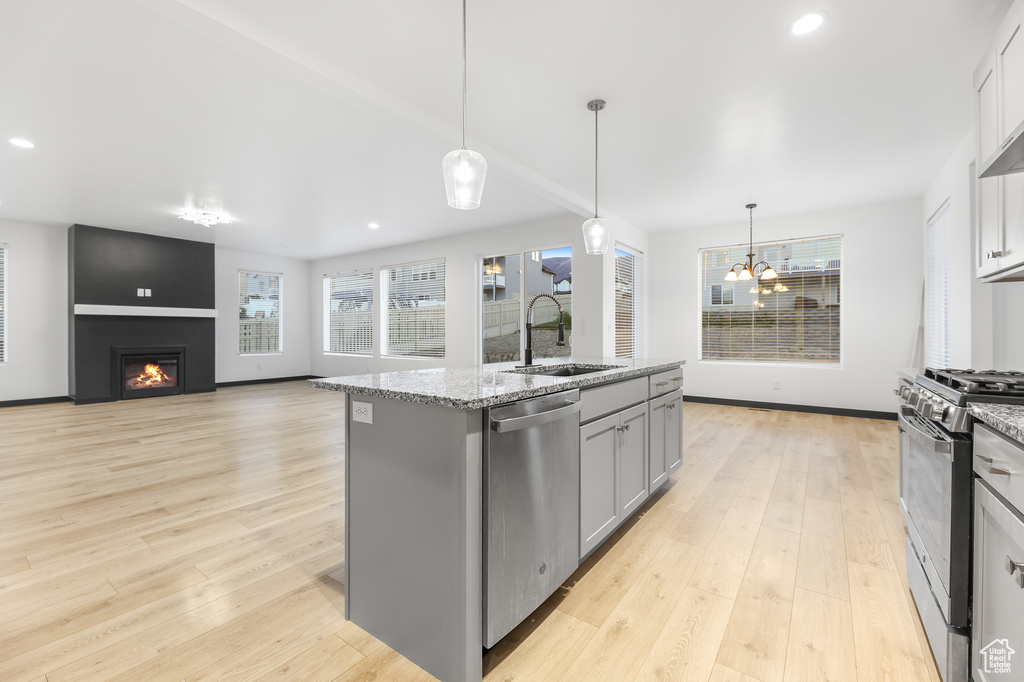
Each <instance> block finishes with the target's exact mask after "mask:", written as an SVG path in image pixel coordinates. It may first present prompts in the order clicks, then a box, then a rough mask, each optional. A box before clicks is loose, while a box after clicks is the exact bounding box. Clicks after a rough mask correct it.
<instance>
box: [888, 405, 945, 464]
mask: <svg viewBox="0 0 1024 682" xmlns="http://www.w3.org/2000/svg"><path fill="white" fill-rule="evenodd" d="M921 418H922V417H920V416H918V414H917V412H916V411H915V410H914V408H912V407H910V406H909V405H901V406H900V429H901V430H902V431H903V432H904V433H906V434H907V435H908V436H910V437H911V438H913V439H914V440H915V441H917V442H918V443H919V444H921V445H923V446H925V447H926V448H928V449H929V450H930V451H932V452H934V453H935V454H937V455H942V456H944V457H945V458H946V459H948V460H949V461H950V462H952V461H953V443H952V442H951V441H948V440H944V439H942V438H936V437H935V436H933V435H932V434H930V433H925V432H924V431H922V430H921V429H920V428H918V426H917V425H916V424H915V423H914V421H916V420H919V419H921ZM912 420H914V421H912Z"/></svg>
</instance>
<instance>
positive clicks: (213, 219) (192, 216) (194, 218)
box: [178, 211, 231, 227]
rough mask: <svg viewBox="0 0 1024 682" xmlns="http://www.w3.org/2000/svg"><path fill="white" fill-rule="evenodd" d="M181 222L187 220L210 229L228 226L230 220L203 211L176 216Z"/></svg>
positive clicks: (224, 216)
mask: <svg viewBox="0 0 1024 682" xmlns="http://www.w3.org/2000/svg"><path fill="white" fill-rule="evenodd" d="M178 217H179V218H181V219H182V220H188V221H190V222H193V223H195V224H196V225H202V226H203V227H212V226H214V225H230V224H231V218H230V217H229V216H227V215H224V214H221V213H206V212H203V211H185V212H184V213H182V214H181V215H179V216H178Z"/></svg>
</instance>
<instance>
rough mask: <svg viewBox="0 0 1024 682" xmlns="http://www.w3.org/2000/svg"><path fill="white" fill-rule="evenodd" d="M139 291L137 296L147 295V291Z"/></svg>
mask: <svg viewBox="0 0 1024 682" xmlns="http://www.w3.org/2000/svg"><path fill="white" fill-rule="evenodd" d="M137 291H138V293H137V294H136V296H145V295H146V290H145V289H138V290H137Z"/></svg>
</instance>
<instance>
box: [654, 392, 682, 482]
mask: <svg viewBox="0 0 1024 682" xmlns="http://www.w3.org/2000/svg"><path fill="white" fill-rule="evenodd" d="M650 420H651V428H650V455H649V462H648V479H649V488H650V491H651V492H652V493H653V492H654V491H655V490H657V489H658V488H660V487H661V486H662V485H664V483H665V481H667V480H668V477H669V476H671V475H672V474H673V473H674V472H675V471H676V469H678V468H679V467H680V466H682V464H683V392H682V391H673V392H672V393H669V394H667V395H663V396H661V397H660V398H655V399H654V400H652V401H651V402H650Z"/></svg>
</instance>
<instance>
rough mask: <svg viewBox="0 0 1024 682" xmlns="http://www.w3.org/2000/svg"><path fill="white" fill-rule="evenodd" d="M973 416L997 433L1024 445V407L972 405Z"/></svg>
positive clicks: (994, 404) (997, 404) (988, 404)
mask: <svg viewBox="0 0 1024 682" xmlns="http://www.w3.org/2000/svg"><path fill="white" fill-rule="evenodd" d="M970 409H971V415H972V416H973V417H974V418H975V419H977V420H978V421H982V422H985V423H986V424H988V425H989V426H991V427H992V428H993V429H995V430H996V431H999V432H1000V433H1003V434H1005V435H1007V436H1009V437H1010V438H1013V439H1014V440H1016V441H1019V442H1021V443H1024V405H1006V404H1002V403H971V406H970Z"/></svg>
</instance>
